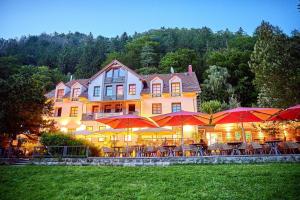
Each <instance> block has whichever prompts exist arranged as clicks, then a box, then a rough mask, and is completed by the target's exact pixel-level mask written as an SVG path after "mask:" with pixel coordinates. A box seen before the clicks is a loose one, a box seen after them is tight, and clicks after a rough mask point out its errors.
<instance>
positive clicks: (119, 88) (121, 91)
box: [117, 85, 124, 96]
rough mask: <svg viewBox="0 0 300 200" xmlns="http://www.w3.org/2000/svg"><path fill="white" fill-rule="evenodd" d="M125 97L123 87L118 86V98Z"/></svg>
mask: <svg viewBox="0 0 300 200" xmlns="http://www.w3.org/2000/svg"><path fill="white" fill-rule="evenodd" d="M123 95H124V90H123V85H117V96H123Z"/></svg>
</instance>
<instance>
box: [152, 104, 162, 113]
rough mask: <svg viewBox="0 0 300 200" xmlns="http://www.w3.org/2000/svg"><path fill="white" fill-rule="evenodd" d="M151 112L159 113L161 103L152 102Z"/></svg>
mask: <svg viewBox="0 0 300 200" xmlns="http://www.w3.org/2000/svg"><path fill="white" fill-rule="evenodd" d="M152 114H161V103H153V104H152Z"/></svg>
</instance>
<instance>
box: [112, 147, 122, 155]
mask: <svg viewBox="0 0 300 200" xmlns="http://www.w3.org/2000/svg"><path fill="white" fill-rule="evenodd" d="M112 148H113V149H114V151H115V152H117V156H120V152H121V149H123V148H124V147H123V146H113V147H112Z"/></svg>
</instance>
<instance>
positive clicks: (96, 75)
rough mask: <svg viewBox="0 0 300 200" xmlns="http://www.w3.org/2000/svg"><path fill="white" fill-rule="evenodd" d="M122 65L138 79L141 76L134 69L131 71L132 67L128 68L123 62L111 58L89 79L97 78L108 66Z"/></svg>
mask: <svg viewBox="0 0 300 200" xmlns="http://www.w3.org/2000/svg"><path fill="white" fill-rule="evenodd" d="M117 66H120V67H123V68H125V69H126V70H127V71H129V72H131V73H133V74H134V75H135V76H137V77H139V78H140V79H142V76H141V75H139V74H137V73H136V72H135V71H133V70H132V69H130V68H129V67H127V66H126V65H124V64H123V63H121V62H120V61H118V60H113V61H111V62H110V63H109V64H108V65H106V66H105V67H103V68H102V69H101V70H100V71H98V72H97V73H96V74H95V75H94V76H92V77H91V78H90V79H89V81H92V80H94V79H95V78H97V77H98V76H99V75H100V74H102V73H103V72H105V71H106V70H107V69H109V68H110V67H117Z"/></svg>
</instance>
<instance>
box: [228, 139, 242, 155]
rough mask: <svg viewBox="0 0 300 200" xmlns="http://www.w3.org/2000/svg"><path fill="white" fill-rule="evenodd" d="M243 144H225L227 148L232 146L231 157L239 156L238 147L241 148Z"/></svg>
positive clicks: (238, 142)
mask: <svg viewBox="0 0 300 200" xmlns="http://www.w3.org/2000/svg"><path fill="white" fill-rule="evenodd" d="M242 143H243V142H240V141H236V142H227V144H228V145H229V146H232V152H231V155H241V151H240V150H239V147H240V146H241V144H242Z"/></svg>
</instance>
